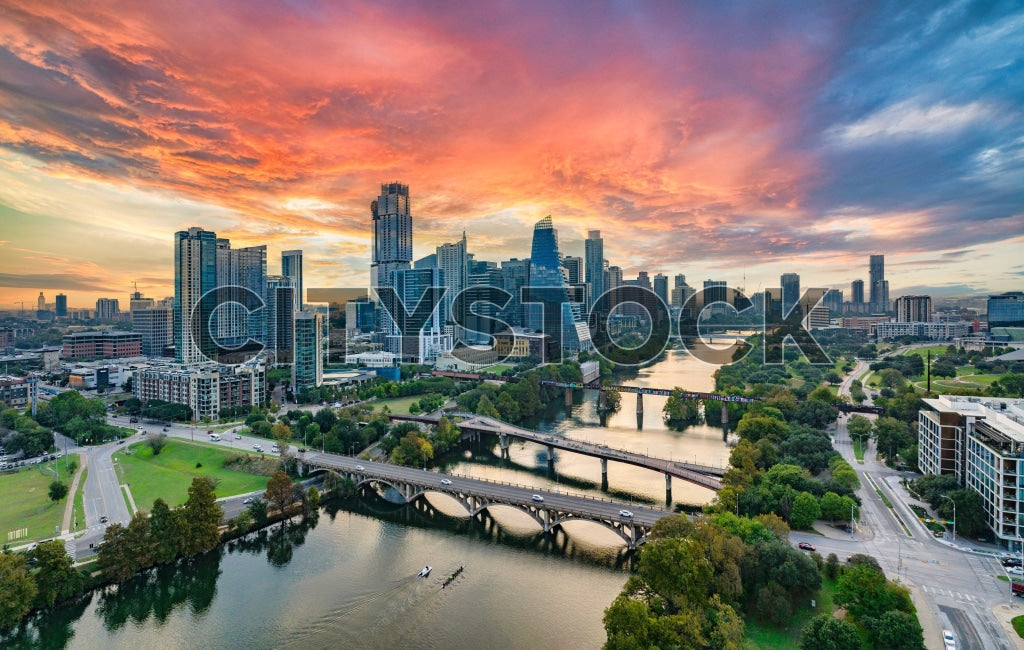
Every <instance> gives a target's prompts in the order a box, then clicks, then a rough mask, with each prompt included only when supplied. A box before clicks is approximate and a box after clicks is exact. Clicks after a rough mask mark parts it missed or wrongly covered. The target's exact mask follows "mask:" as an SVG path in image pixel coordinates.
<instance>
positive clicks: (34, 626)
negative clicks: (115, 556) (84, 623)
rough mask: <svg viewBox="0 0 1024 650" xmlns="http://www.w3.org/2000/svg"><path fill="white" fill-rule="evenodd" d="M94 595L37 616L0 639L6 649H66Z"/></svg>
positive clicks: (87, 595)
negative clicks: (76, 625)
mask: <svg viewBox="0 0 1024 650" xmlns="http://www.w3.org/2000/svg"><path fill="white" fill-rule="evenodd" d="M92 599H93V594H92V593H88V594H86V595H85V596H83V597H82V598H81V599H80V600H78V601H76V602H74V603H72V604H70V605H67V606H66V607H62V608H60V609H58V610H55V611H52V612H43V613H41V614H36V615H35V616H33V617H31V618H29V619H28V620H27V621H25V622H24V623H23V624H22V625H21V627H20V628H19V629H18V630H16V631H15V632H14V633H13V634H12V635H11V636H8V637H6V638H4V637H0V641H2V646H3V647H4V648H19V649H20V648H53V649H54V650H56V649H58V648H64V647H66V646H67V645H68V643H70V642H71V639H72V637H74V636H75V623H76V622H77V621H78V619H79V618H80V617H81V616H82V614H83V613H84V612H85V610H86V609H87V608H88V607H89V605H90V604H91V603H92Z"/></svg>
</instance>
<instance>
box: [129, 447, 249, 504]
mask: <svg viewBox="0 0 1024 650" xmlns="http://www.w3.org/2000/svg"><path fill="white" fill-rule="evenodd" d="M128 449H129V450H130V451H132V452H133V453H131V454H126V453H124V451H119V452H117V453H116V454H114V460H115V461H117V464H118V465H119V466H120V468H119V475H121V476H122V477H123V480H124V481H125V482H126V483H128V484H129V485H130V486H131V490H132V497H133V498H134V499H135V505H136V506H137V507H138V508H139V510H141V511H147V512H148V511H149V509H150V508H151V507H152V506H153V501H155V500H156V499H157V498H158V497H159V498H162V499H163V500H164V501H166V502H167V504H168V505H169V506H171V507H174V506H178V505H181V504H183V503H185V500H186V499H187V498H188V488H189V486H190V485H191V484H192V479H193V478H195V477H197V476H208V477H211V478H214V479H219V481H220V482H219V483H218V485H217V489H216V492H217V496H218V497H225V496H231V495H234V494H244V493H246V492H252V491H254V490H261V489H264V488H265V487H266V486H267V477H266V476H257V475H255V474H246V473H244V472H236V471H234V470H231V469H224V468H223V467H222V465H223V463H224V459H225V458H226V457H227V456H228V455H230V454H235V453H238V452H240V451H244V450H240V449H231V448H225V447H221V446H216V445H211V444H205V443H193V442H189V441H187V440H178V439H174V440H170V441H169V442H168V443H167V446H166V447H164V448H163V451H161V452H160V455H159V456H154V455H153V450H152V449H150V448H149V446H147V445H146V444H145V443H136V444H134V445H131V447H129V448H128ZM197 463H201V464H202V467H196V464H197Z"/></svg>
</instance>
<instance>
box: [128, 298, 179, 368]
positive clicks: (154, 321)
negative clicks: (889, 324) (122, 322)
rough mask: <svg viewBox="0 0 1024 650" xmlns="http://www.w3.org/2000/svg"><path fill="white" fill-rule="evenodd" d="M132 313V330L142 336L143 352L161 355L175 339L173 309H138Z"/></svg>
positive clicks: (151, 355) (149, 354)
mask: <svg viewBox="0 0 1024 650" xmlns="http://www.w3.org/2000/svg"><path fill="white" fill-rule="evenodd" d="M131 314H132V330H133V331H135V332H137V333H138V334H140V335H141V336H142V354H143V356H147V357H159V356H161V355H162V354H163V351H164V348H166V347H167V346H168V345H170V344H171V343H172V342H173V341H174V310H173V309H157V308H153V309H137V310H135V311H133V312H131Z"/></svg>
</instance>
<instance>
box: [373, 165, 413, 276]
mask: <svg viewBox="0 0 1024 650" xmlns="http://www.w3.org/2000/svg"><path fill="white" fill-rule="evenodd" d="M370 213H371V214H372V216H373V262H372V263H371V264H370V286H372V287H374V288H377V287H386V286H390V285H391V281H392V277H393V276H392V274H393V273H394V272H395V271H400V270H403V269H407V268H409V265H410V262H412V212H411V210H410V205H409V186H408V185H402V184H401V183H385V184H383V185H381V186H380V196H378V197H377V200H376V201H374V202H372V203H371V204H370Z"/></svg>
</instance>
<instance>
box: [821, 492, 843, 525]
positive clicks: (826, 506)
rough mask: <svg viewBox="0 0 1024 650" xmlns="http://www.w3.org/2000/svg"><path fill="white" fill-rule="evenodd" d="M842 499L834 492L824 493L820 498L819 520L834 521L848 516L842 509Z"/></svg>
mask: <svg viewBox="0 0 1024 650" xmlns="http://www.w3.org/2000/svg"><path fill="white" fill-rule="evenodd" d="M844 505H845V504H844V503H843V498H842V497H841V496H839V495H838V494H836V493H835V492H826V493H825V494H824V495H823V496H822V497H821V518H822V519H828V520H829V521H835V520H837V519H844V518H846V516H847V515H849V514H850V511H849V510H845V511H844V509H843V506H844Z"/></svg>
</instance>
